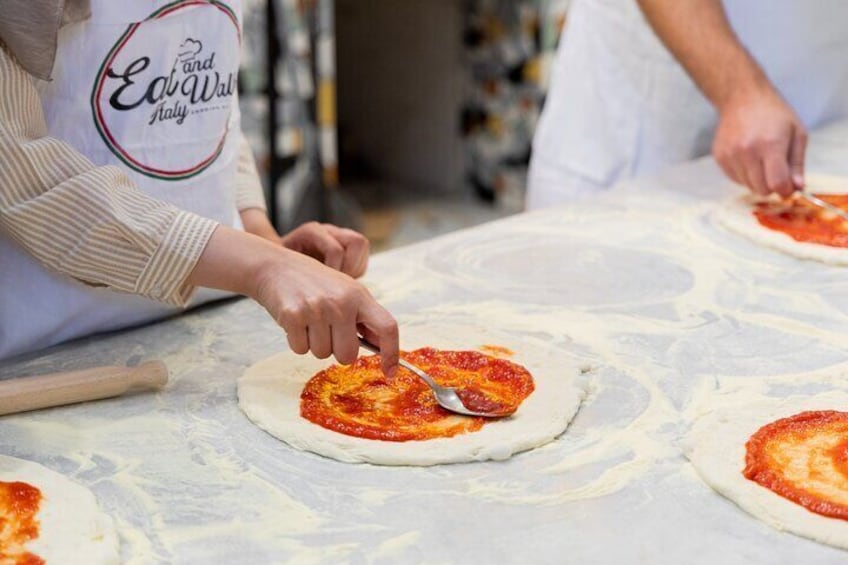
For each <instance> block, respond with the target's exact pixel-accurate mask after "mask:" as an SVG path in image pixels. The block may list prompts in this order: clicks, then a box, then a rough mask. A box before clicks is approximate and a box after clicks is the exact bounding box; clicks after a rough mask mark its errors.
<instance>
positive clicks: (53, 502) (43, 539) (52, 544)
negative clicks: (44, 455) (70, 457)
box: [0, 455, 121, 565]
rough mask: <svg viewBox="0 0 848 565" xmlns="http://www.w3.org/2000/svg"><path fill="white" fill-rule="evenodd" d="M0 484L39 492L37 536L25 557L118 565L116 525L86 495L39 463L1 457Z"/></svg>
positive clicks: (82, 490) (119, 560)
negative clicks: (23, 485)
mask: <svg viewBox="0 0 848 565" xmlns="http://www.w3.org/2000/svg"><path fill="white" fill-rule="evenodd" d="M0 481H7V482H11V481H22V482H25V483H29V484H31V485H32V486H34V487H37V488H38V489H39V490H40V491H41V496H42V499H41V505H40V508H39V511H38V515H37V517H38V521H39V524H40V529H39V536H38V538H37V539H35V540H33V541H31V542H29V543H28V544H26V548H27V551H29V552H31V553H34V554H35V555H37V556H39V557H41V558H42V559H43V560H44V562H45V563H47V564H48V565H50V564H51V563H62V564H69V565H74V564H79V565H106V564H113V563H120V562H121V557H120V543H119V541H118V534H117V532H116V530H115V524H114V522H113V521H112V518H111V517H110V516H108V515H106V514H104V513H103V512H101V511H100V508H99V507H98V506H97V500H96V499H95V498H94V495H93V494H92V493H91V491H89V490H88V489H86V488H85V487H83V486H81V485H79V484H77V483H75V482H73V481H72V480H70V479H68V478H67V477H65V476H64V475H61V474H59V473H57V472H55V471H51V470H50V469H48V468H46V467H43V466H42V465H39V464H38V463H33V462H31V461H25V460H23V459H17V458H14V457H7V456H5V455H0Z"/></svg>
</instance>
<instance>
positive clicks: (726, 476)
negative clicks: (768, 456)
mask: <svg viewBox="0 0 848 565" xmlns="http://www.w3.org/2000/svg"><path fill="white" fill-rule="evenodd" d="M717 406H718V407H717V408H715V409H713V410H711V411H710V412H708V413H706V414H705V415H704V416H702V417H701V418H699V419H698V420H697V422H696V423H695V425H694V427H693V429H692V432H691V433H690V435H689V437H688V439H687V442H686V443H687V446H686V456H687V457H688V458H689V460H690V461H691V462H692V465H693V466H694V467H695V470H696V471H697V472H698V474H699V475H700V476H701V478H702V479H703V480H704V482H706V483H707V484H708V485H709V486H710V487H711V488H712V489H713V490H715V491H716V492H718V493H719V494H721V495H723V496H725V497H726V498H728V499H730V500H731V501H732V502H734V503H735V504H736V505H738V506H739V507H740V508H742V509H743V510H745V511H746V512H748V513H749V514H751V515H753V516H754V517H756V518H758V519H760V520H762V521H763V522H765V523H767V524H769V525H770V526H773V527H774V528H777V529H778V530H786V531H788V532H792V533H793V534H796V535H799V536H803V537H806V538H809V539H812V540H816V541H819V542H821V543H825V544H828V545H832V546H835V547H840V548H843V549H848V522H846V521H845V520H840V519H837V518H827V517H825V516H822V515H820V514H816V513H814V512H810V511H809V510H807V509H806V508H804V507H803V506H801V505H799V504H795V503H794V502H792V501H790V500H787V499H785V498H783V497H782V496H780V495H778V494H776V493H774V492H772V491H771V490H769V489H767V488H765V487H763V486H761V485H760V484H758V483H756V482H754V481H751V480H748V479H746V478H745V477H744V475H742V471H743V469H744V468H745V443H746V442H747V441H748V439H749V438H750V437H751V435H752V434H754V432H756V431H757V430H758V429H760V428H761V427H762V426H764V425H766V424H768V423H770V422H774V421H775V420H778V419H780V418H786V417H789V416H792V415H794V414H798V413H799V412H804V411H805V410H841V411H845V410H846V409H848V394H845V393H842V392H828V393H822V394H819V395H816V396H813V397H788V398H783V399H767V398H754V399H752V400H751V401H750V402H744V401H743V402H730V403H728V402H724V401H723V402H721V403H720V404H718V403H717Z"/></svg>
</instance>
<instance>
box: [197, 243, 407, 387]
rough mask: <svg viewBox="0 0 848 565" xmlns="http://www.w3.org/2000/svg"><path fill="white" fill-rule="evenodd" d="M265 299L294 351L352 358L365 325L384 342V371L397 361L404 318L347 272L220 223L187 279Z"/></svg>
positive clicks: (371, 336)
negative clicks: (398, 319) (400, 324)
mask: <svg viewBox="0 0 848 565" xmlns="http://www.w3.org/2000/svg"><path fill="white" fill-rule="evenodd" d="M187 283H188V284H190V285H193V286H206V287H210V288H219V289H222V290H230V291H233V292H238V293H241V294H244V295H246V296H249V297H251V298H253V299H254V300H256V301H257V302H259V303H260V304H261V305H262V306H264V307H265V309H266V310H267V311H268V313H269V314H271V316H272V317H273V318H274V320H275V321H276V322H277V323H278V324H279V325H280V326H281V327H282V328H283V329H284V330H285V331H286V336H287V338H288V342H289V346H290V347H291V349H292V351H294V352H295V353H299V354H304V353H307V352H309V351H311V352H312V353H313V354H314V355H315V356H316V357H318V358H320V359H325V358H327V357H329V356H330V355H334V356H335V357H336V359H337V360H338V361H339V362H340V363H351V362H353V361H354V360H355V359H356V357H357V354H358V352H359V339H358V337H357V332H360V333H361V335H363V337H365V338H366V339H367V340H368V341H370V342H372V343H375V344H377V345H378V346H379V347H380V351H381V353H380V357H381V360H382V367H383V371H384V372H386V374H388V375H390V374H392V373H393V372H394V371H395V370H396V369H397V363H398V326H397V322H396V321H395V319H394V318H393V317H392V315H391V314H389V312H388V311H387V310H385V309H384V308H383V307H382V306H380V305H379V304H378V303H377V301H376V300H374V298H373V297H372V296H371V294H370V293H369V292H368V290H367V289H366V288H365V287H364V286H362V285H361V284H359V283H358V282H356V281H355V280H353V279H352V278H351V277H349V276H348V275H346V274H344V273H341V272H339V271H336V270H334V269H331V268H329V267H327V266H325V265H322V264H321V263H319V262H318V261H316V260H315V259H313V258H311V257H308V256H306V255H304V254H302V253H298V252H296V251H292V250H290V249H286V248H284V247H282V246H280V244H279V243H276V244H274V243H271V242H269V241H267V240H265V239H262V238H260V237H258V236H256V235H252V234H248V233H245V232H241V231H239V230H235V229H232V228H228V227H225V226H218V227H217V228H216V230H215V232H214V233H213V234H212V237H211V238H210V240H209V242H208V243H207V245H206V248H205V249H204V251H203V254H202V255H201V256H200V260H199V261H198V263H197V265H196V266H195V268H194V270H193V271H192V272H191V274H190V275H189V277H188V279H187Z"/></svg>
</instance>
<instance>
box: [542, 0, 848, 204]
mask: <svg viewBox="0 0 848 565" xmlns="http://www.w3.org/2000/svg"><path fill="white" fill-rule="evenodd" d="M724 4H725V9H726V10H727V14H728V17H729V19H730V22H731V25H732V26H733V28H734V30H735V31H736V33H737V34H738V35H739V37H740V39H741V41H742V43H743V44H744V45H745V46H746V47H747V48H748V50H749V51H750V52H751V53H752V54H753V55H754V57H756V59H757V60H758V61H759V62H760V64H761V65H762V66H763V68H764V69H765V71H766V73H767V74H768V76H769V77H770V78H771V80H772V81H773V83H774V84H775V85H776V86H777V88H778V90H779V91H780V92H781V94H782V95H783V96H784V97H785V98H786V100H787V101H788V102H789V104H790V105H791V106H792V107H793V108H794V109H795V111H796V112H797V113H798V115H799V116H800V118H801V119H802V120H803V122H804V123H805V124H806V125H807V127H809V128H815V127H817V126H819V125H821V124H823V123H825V122H828V121H832V120H835V119H838V118H842V117H846V116H848V2H846V1H845V0H803V1H801V0H725V2H724ZM716 121H717V116H716V113H715V111H714V110H713V109H712V107H711V106H710V104H709V103H708V102H707V100H706V99H705V98H704V97H703V96H702V95H701V94H700V93H699V92H698V90H697V88H696V87H695V85H694V83H693V82H692V81H691V79H689V77H688V76H687V75H686V73H685V72H684V70H683V68H682V67H681V66H680V65H679V64H678V63H677V62H676V61H675V60H674V58H673V56H672V55H671V54H670V53H669V52H668V51H667V50H666V49H665V47H664V46H663V45H662V43H660V41H659V39H657V37H656V36H655V35H654V33H653V31H652V30H651V28H650V26H649V24H648V23H647V21H646V20H645V19H644V17H643V15H642V13H641V11H640V10H639V7H638V5H637V3H636V2H635V0H573V2H572V3H571V6H570V9H569V14H568V23H567V25H566V30H565V33H564V35H563V38H562V41H561V43H560V47H559V51H558V53H557V57H556V62H555V64H554V69H553V78H552V84H551V89H550V91H549V93H548V97H547V101H546V104H545V108H544V110H543V113H542V117H541V120H540V123H539V127H538V129H537V131H536V135H535V138H534V141H533V155H532V159H531V165H530V174H529V179H528V185H529V186H528V194H527V206H528V208H531V209H533V208H541V207H545V206H551V205H554V204H557V203H560V202H564V201H567V200H569V199H572V198H575V197H579V196H582V195H586V194H591V193H593V192H594V191H597V190H601V189H604V188H608V187H610V186H611V185H613V184H614V183H615V182H616V181H618V180H620V179H623V178H628V177H632V176H636V175H640V174H649V173H652V172H655V171H657V170H660V169H661V168H663V167H666V166H669V165H672V164H675V163H679V162H681V161H686V160H689V159H693V158H696V157H700V156H704V155H707V154H709V152H710V147H711V144H712V137H713V132H714V130H715V126H716Z"/></svg>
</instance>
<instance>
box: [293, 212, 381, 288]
mask: <svg viewBox="0 0 848 565" xmlns="http://www.w3.org/2000/svg"><path fill="white" fill-rule="evenodd" d="M280 241H281V242H282V244H283V246H284V247H286V248H287V249H291V250H293V251H297V252H299V253H303V254H305V255H309V256H310V257H313V258H315V259H317V260H319V261H321V262H322V263H324V264H325V265H327V266H328V267H330V268H332V269H335V270H337V271H341V272H342V273H345V274H346V275H350V276H351V277H354V278H358V277H361V276H362V275H363V274H364V273H365V269H366V268H367V267H368V252H369V247H370V245H369V243H368V239H367V238H366V237H365V236H364V235H362V234H361V233H359V232H356V231H354V230H350V229H346V228H340V227H338V226H334V225H333V224H321V223H318V222H308V223H305V224H302V225H300V226H298V227H296V228H295V229H293V230H292V231H290V232H289V233H287V234H286V235H284V236H282V237H281V238H280Z"/></svg>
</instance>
